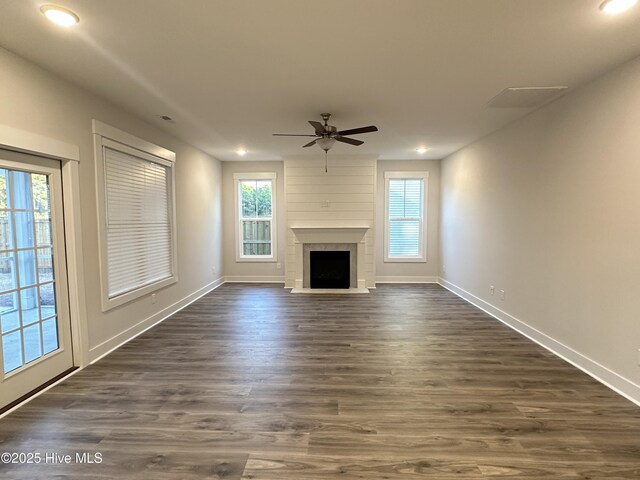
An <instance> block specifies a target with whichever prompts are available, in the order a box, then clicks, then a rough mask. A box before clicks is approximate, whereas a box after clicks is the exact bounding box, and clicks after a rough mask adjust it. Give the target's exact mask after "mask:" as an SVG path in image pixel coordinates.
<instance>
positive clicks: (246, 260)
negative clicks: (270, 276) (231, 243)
mask: <svg viewBox="0 0 640 480" xmlns="http://www.w3.org/2000/svg"><path fill="white" fill-rule="evenodd" d="M236 262H237V263H277V262H278V259H277V258H275V257H236Z"/></svg>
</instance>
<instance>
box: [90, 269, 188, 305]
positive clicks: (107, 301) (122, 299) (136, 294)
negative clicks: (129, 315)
mask: <svg viewBox="0 0 640 480" xmlns="http://www.w3.org/2000/svg"><path fill="white" fill-rule="evenodd" d="M177 282H178V276H177V275H174V276H172V277H169V278H165V279H164V280H160V281H158V282H155V283H152V284H150V285H146V286H144V287H141V288H138V289H136V290H132V291H130V292H126V293H123V294H121V295H118V296H116V297H113V298H109V297H107V296H106V295H105V294H104V293H103V297H102V311H103V312H106V311H107V310H111V309H112V308H115V307H119V306H120V305H124V304H125V303H129V302H131V301H133V300H135V299H137V298H140V297H144V296H145V295H149V294H151V293H153V292H155V291H157V290H160V289H161V288H164V287H167V286H169V285H173V284H174V283H177Z"/></svg>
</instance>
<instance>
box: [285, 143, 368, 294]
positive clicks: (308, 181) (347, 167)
mask: <svg viewBox="0 0 640 480" xmlns="http://www.w3.org/2000/svg"><path fill="white" fill-rule="evenodd" d="M328 165H329V169H328V170H329V171H328V172H325V160H324V157H320V156H318V157H315V158H309V159H301V160H298V159H287V160H285V164H284V166H285V180H286V186H285V192H286V196H287V202H286V203H287V207H286V208H287V227H288V228H287V257H286V279H285V286H286V287H293V286H294V280H295V272H296V268H297V266H296V254H295V235H294V234H293V232H292V231H291V230H290V228H289V227H291V225H304V226H314V227H321V226H353V225H365V224H366V225H367V226H369V227H370V228H369V230H368V231H367V233H366V235H365V241H364V248H365V251H364V259H365V265H364V272H365V274H364V276H365V279H366V286H367V287H374V286H375V260H374V257H375V214H374V212H375V189H376V161H375V158H373V157H366V156H365V157H363V156H358V155H350V156H344V157H341V156H338V155H333V156H332V155H331V154H330V155H329V159H328ZM322 202H328V206H327V207H323V206H322Z"/></svg>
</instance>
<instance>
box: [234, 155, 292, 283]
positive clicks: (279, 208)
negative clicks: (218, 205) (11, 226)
mask: <svg viewBox="0 0 640 480" xmlns="http://www.w3.org/2000/svg"><path fill="white" fill-rule="evenodd" d="M240 172H242V173H246V172H251V173H266V172H276V176H277V177H276V209H275V212H276V233H277V243H276V246H277V256H276V260H274V261H273V262H245V261H242V262H237V261H236V238H237V237H236V233H237V224H236V211H235V202H236V195H235V194H236V192H235V182H234V180H233V174H234V173H240ZM222 203H223V205H224V208H223V221H224V232H223V235H224V243H223V244H224V276H225V279H226V280H227V281H234V282H242V281H245V282H259V281H263V282H284V261H285V226H286V222H285V196H284V162H251V161H240V162H222ZM278 264H280V268H278Z"/></svg>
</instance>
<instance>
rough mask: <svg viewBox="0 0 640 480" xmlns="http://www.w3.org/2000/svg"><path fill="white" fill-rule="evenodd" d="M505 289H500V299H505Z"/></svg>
mask: <svg viewBox="0 0 640 480" xmlns="http://www.w3.org/2000/svg"><path fill="white" fill-rule="evenodd" d="M504 295H505V294H504V290H500V300H504Z"/></svg>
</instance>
